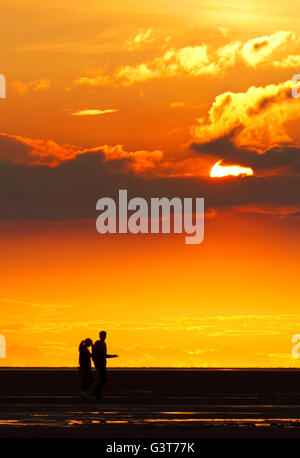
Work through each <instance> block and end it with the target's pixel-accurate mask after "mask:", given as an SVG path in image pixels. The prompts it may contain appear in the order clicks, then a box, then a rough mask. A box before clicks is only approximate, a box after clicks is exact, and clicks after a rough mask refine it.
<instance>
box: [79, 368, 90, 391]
mask: <svg viewBox="0 0 300 458" xmlns="http://www.w3.org/2000/svg"><path fill="white" fill-rule="evenodd" d="M81 376H82V379H81V388H80V391H85V390H86V389H87V387H88V377H89V376H88V372H87V371H86V370H83V371H82V372H81Z"/></svg>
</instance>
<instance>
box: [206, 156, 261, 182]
mask: <svg viewBox="0 0 300 458" xmlns="http://www.w3.org/2000/svg"><path fill="white" fill-rule="evenodd" d="M221 163H222V159H220V160H219V161H218V162H216V163H215V165H214V166H213V167H212V169H211V171H210V176H211V177H213V178H215V177H218V178H220V177H226V176H228V175H233V176H235V177H236V176H239V175H249V176H251V175H253V170H252V169H251V167H241V166H240V165H221Z"/></svg>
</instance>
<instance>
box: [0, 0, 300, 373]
mask: <svg viewBox="0 0 300 458" xmlns="http://www.w3.org/2000/svg"><path fill="white" fill-rule="evenodd" d="M0 8H1V10H0V37H1V40H0V74H2V75H4V76H5V78H6V98H5V99H0V125H1V127H0V235H1V263H0V311H1V315H0V334H2V335H4V336H5V338H6V342H7V357H6V358H3V359H0V365H1V366H76V365H77V360H78V344H79V342H80V340H81V339H83V338H86V337H90V338H92V339H93V340H96V338H97V337H98V332H99V331H100V330H102V329H105V330H107V332H108V338H107V344H108V351H109V353H117V354H119V358H118V359H116V360H112V361H111V362H110V365H111V366H124V367H126V366H149V367H150V366H152V367H153V366H154V367H155V366H172V367H182V366H187V367H248V366H249V367H279V366H280V367H298V366H299V362H300V360H299V359H295V358H293V357H292V355H291V350H292V346H293V344H292V342H291V339H292V336H293V335H294V334H300V313H299V255H300V244H299V222H300V193H299V189H300V130H299V126H300V99H296V98H293V97H292V89H293V88H294V87H295V83H293V82H292V76H293V75H294V74H297V73H300V32H299V30H300V28H299V21H300V19H299V2H298V1H296V0H292V1H290V2H288V4H287V3H284V2H282V1H278V0H275V1H272V2H270V1H266V0H259V1H258V0H253V1H247V0H246V1H245V2H240V3H237V2H233V1H232V2H231V1H221V0H216V1H211V0H210V1H202V0H199V1H198V0H186V1H185V2H182V1H179V0H172V1H171V0H160V1H157V0H151V1H150V0H149V1H148V0H134V1H132V0H126V1H125V0H113V1H106V0H104V1H101V2H100V1H98V0H97V1H96V0H90V1H89V2H82V1H80V0H73V1H69V0H65V1H58V0H52V1H51V2H50V1H49V2H47V1H45V2H40V1H36V0H28V1H26V3H24V2H23V1H21V0H7V1H6V0H3V1H2V2H1V7H0ZM299 92H300V90H299ZM218 161H221V164H222V165H223V166H225V167H226V166H231V165H238V166H240V167H243V168H247V169H250V170H252V171H253V175H250V174H248V175H249V176H244V175H238V176H226V177H223V178H220V177H211V176H210V171H211V168H212V167H213V165H214V164H215V163H216V162H218ZM119 189H128V194H129V196H130V197H136V196H139V197H145V198H148V199H149V198H150V197H169V198H171V197H174V196H178V197H180V198H184V197H194V198H195V197H204V198H205V209H206V213H205V237H204V242H203V243H202V244H200V245H186V244H185V243H184V235H178V234H177V235H174V234H161V235H154V234H153V235H151V234H138V235H131V234H120V235H118V234H115V235H114V234H110V235H100V234H99V233H97V231H96V226H95V223H96V218H97V212H96V202H97V200H98V199H99V198H100V197H106V196H109V197H114V196H116V195H117V191H118V190H119Z"/></svg>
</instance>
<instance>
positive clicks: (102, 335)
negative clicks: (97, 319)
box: [99, 331, 106, 340]
mask: <svg viewBox="0 0 300 458" xmlns="http://www.w3.org/2000/svg"><path fill="white" fill-rule="evenodd" d="M99 337H100V340H105V339H106V331H101V332H99Z"/></svg>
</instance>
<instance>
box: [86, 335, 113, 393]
mask: <svg viewBox="0 0 300 458" xmlns="http://www.w3.org/2000/svg"><path fill="white" fill-rule="evenodd" d="M99 337H100V340H97V342H95V344H94V346H93V353H92V358H93V361H94V364H95V368H96V369H97V372H98V375H99V383H98V386H97V387H96V390H95V396H96V399H101V398H102V390H103V386H104V384H105V382H106V381H107V372H106V359H107V358H117V357H118V355H108V354H107V350H106V343H105V339H106V332H105V331H101V332H99Z"/></svg>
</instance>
